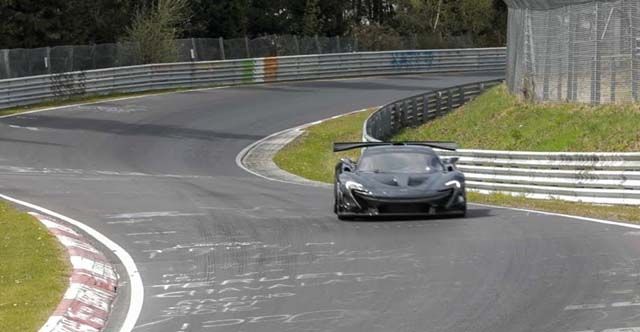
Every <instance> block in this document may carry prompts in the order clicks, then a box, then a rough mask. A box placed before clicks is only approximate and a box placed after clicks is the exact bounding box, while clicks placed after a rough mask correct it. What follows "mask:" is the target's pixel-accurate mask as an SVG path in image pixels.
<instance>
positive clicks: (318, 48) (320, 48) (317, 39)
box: [314, 35, 322, 54]
mask: <svg viewBox="0 0 640 332" xmlns="http://www.w3.org/2000/svg"><path fill="white" fill-rule="evenodd" d="M314 39H315V41H316V49H317V50H318V54H322V47H320V39H319V38H318V35H315V37H314Z"/></svg>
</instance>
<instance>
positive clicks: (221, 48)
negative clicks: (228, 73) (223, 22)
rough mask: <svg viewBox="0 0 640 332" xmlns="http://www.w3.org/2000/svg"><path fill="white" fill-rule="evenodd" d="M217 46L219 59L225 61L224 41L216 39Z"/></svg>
mask: <svg viewBox="0 0 640 332" xmlns="http://www.w3.org/2000/svg"><path fill="white" fill-rule="evenodd" d="M218 45H219V47H220V58H221V59H222V60H226V57H225V54H224V39H223V38H222V37H219V38H218Z"/></svg>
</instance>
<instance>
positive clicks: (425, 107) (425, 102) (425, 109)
mask: <svg viewBox="0 0 640 332" xmlns="http://www.w3.org/2000/svg"><path fill="white" fill-rule="evenodd" d="M428 119H429V95H424V96H422V123H426V122H427V120H428Z"/></svg>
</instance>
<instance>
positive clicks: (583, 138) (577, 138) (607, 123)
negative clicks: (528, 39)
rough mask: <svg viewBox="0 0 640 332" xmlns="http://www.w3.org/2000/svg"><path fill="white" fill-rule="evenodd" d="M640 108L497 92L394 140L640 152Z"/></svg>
mask: <svg viewBox="0 0 640 332" xmlns="http://www.w3.org/2000/svg"><path fill="white" fill-rule="evenodd" d="M638 127H640V105H637V104H635V105H634V104H629V105H606V106H589V105H581V104H569V103H564V104H530V103H525V102H522V101H520V100H519V99H518V98H516V97H515V96H512V95H511V94H509V93H508V92H507V89H506V86H505V85H500V86H497V87H494V88H492V89H490V90H489V91H487V92H486V93H484V94H482V95H481V96H479V97H478V98H476V99H474V100H473V101H471V102H469V103H468V104H466V105H465V106H463V107H461V108H460V109H458V110H456V111H455V112H452V113H450V114H448V115H445V116H443V117H441V118H439V119H436V120H435V121H431V122H429V123H427V124H425V125H423V126H420V127H417V128H410V129H406V130H404V131H402V132H401V133H399V134H398V135H397V136H396V137H394V139H395V140H399V141H402V140H454V141H456V142H458V144H460V146H461V147H463V148H465V149H473V148H478V149H491V150H519V151H590V152H592V151H607V152H609V151H620V152H621V151H639V150H640V132H639V131H638V130H637V128H638Z"/></svg>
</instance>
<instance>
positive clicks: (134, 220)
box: [107, 219, 153, 225]
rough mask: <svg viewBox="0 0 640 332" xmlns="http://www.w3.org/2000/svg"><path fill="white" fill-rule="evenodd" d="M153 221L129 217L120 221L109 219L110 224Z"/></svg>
mask: <svg viewBox="0 0 640 332" xmlns="http://www.w3.org/2000/svg"><path fill="white" fill-rule="evenodd" d="M148 221H153V219H128V220H118V221H108V222H107V224H109V225H119V224H138V223H141V222H148Z"/></svg>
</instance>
